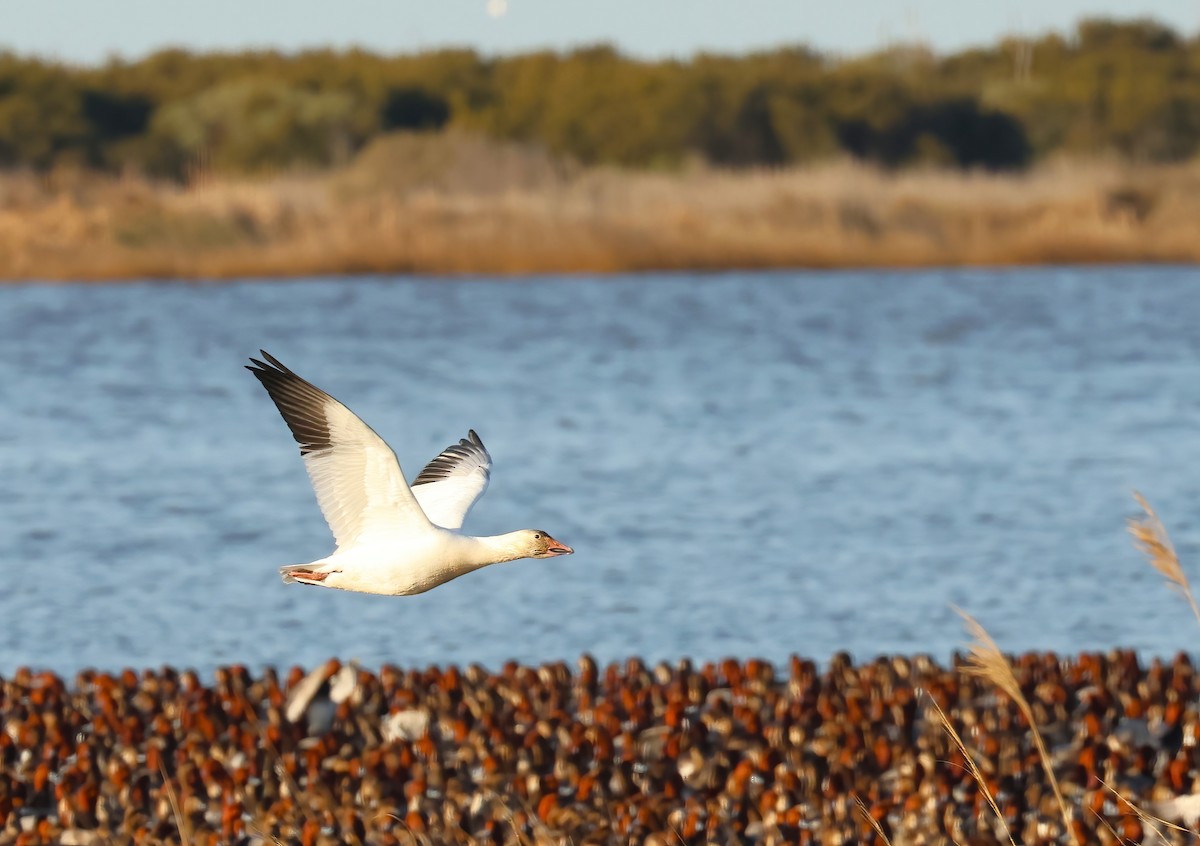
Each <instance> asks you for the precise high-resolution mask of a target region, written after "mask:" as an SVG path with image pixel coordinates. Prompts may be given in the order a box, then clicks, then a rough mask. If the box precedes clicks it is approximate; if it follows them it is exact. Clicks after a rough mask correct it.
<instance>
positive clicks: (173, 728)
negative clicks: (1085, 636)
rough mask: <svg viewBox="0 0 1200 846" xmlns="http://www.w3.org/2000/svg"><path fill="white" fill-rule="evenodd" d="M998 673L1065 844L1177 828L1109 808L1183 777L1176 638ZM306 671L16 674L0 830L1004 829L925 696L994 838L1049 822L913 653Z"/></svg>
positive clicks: (1006, 761)
mask: <svg viewBox="0 0 1200 846" xmlns="http://www.w3.org/2000/svg"><path fill="white" fill-rule="evenodd" d="M1014 670H1015V672H1016V676H1017V678H1018V679H1019V682H1020V685H1021V688H1022V691H1023V693H1024V694H1025V696H1026V698H1027V699H1028V700H1029V701H1030V702H1031V703H1032V706H1033V711H1034V715H1035V718H1036V720H1037V722H1038V723H1039V725H1040V726H1041V728H1042V731H1043V733H1044V735H1045V737H1046V741H1047V745H1048V747H1049V750H1050V754H1051V755H1052V757H1053V761H1054V768H1055V771H1056V773H1057V775H1058V777H1059V779H1060V780H1061V782H1062V789H1063V794H1064V797H1065V800H1066V803H1067V805H1068V807H1069V808H1070V810H1071V825H1072V827H1073V828H1074V829H1075V830H1074V832H1073V833H1074V835H1075V837H1076V838H1077V842H1079V843H1084V844H1105V845H1106V846H1107V844H1118V843H1142V842H1152V840H1153V842H1165V843H1177V842H1178V843H1183V842H1190V841H1191V839H1192V838H1193V835H1188V834H1185V833H1182V832H1181V831H1178V830H1175V829H1171V828H1169V827H1167V826H1166V825H1165V824H1163V823H1157V822H1152V821H1147V820H1146V819H1144V818H1143V817H1141V816H1139V813H1138V812H1137V811H1136V810H1135V806H1136V807H1137V808H1139V809H1141V810H1142V811H1143V812H1152V813H1157V814H1158V815H1159V816H1173V817H1184V818H1186V817H1187V816H1188V815H1189V813H1190V811H1189V809H1188V808H1187V804H1188V803H1187V801H1185V800H1180V799H1178V798H1177V797H1180V796H1184V797H1186V796H1188V795H1189V794H1192V793H1194V792H1196V791H1197V790H1200V709H1198V707H1197V704H1196V703H1197V693H1200V674H1198V673H1197V672H1196V670H1195V668H1194V667H1193V666H1192V664H1191V663H1190V661H1189V659H1188V658H1187V657H1186V656H1183V655H1181V656H1179V657H1177V658H1176V659H1174V660H1173V661H1170V662H1159V661H1154V662H1153V663H1151V664H1150V665H1149V666H1146V667H1143V666H1141V665H1140V664H1139V661H1138V658H1137V657H1136V655H1135V654H1134V653H1132V652H1127V651H1115V652H1112V653H1109V654H1104V655H1101V654H1083V655H1080V656H1077V657H1073V658H1070V659H1065V658H1060V657H1056V656H1055V655H1051V654H1034V655H1025V656H1018V657H1017V658H1016V659H1015V660H1014ZM314 672H315V675H310V676H308V677H306V674H305V673H304V672H303V671H302V670H301V669H300V668H293V669H292V670H291V671H290V672H287V673H285V674H284V675H283V676H282V677H281V676H279V675H277V674H276V672H275V671H273V670H270V669H268V670H266V671H264V672H263V673H262V674H261V675H259V676H254V675H252V674H251V673H250V672H249V671H248V670H247V669H246V668H245V667H241V666H231V667H225V668H222V669H218V670H217V671H216V672H215V674H214V676H213V678H212V679H211V681H209V682H206V681H205V680H203V679H201V678H200V677H199V676H198V675H197V674H196V673H195V672H192V671H182V672H180V671H176V670H172V669H162V670H158V671H143V672H141V673H136V672H134V671H132V670H125V671H123V672H120V673H117V674H108V673H101V672H95V671H85V672H81V673H79V674H78V675H77V676H76V677H75V678H74V680H73V681H71V682H70V683H67V682H65V681H64V680H63V679H61V678H59V677H57V676H55V675H53V674H51V673H49V672H33V671H30V670H27V669H21V670H18V671H17V672H16V673H15V675H13V676H12V677H11V678H7V679H3V680H0V714H2V715H3V718H4V724H3V726H2V727H0V846H10V844H16V846H38V844H51V843H62V844H84V843H105V844H110V843H111V844H139V846H141V845H143V844H144V845H146V846H150V845H151V844H160V843H178V842H181V841H183V842H187V843H190V844H198V846H199V845H201V844H202V845H203V846H208V845H209V844H216V843H248V844H257V843H273V842H281V843H299V844H304V846H318V844H320V846H325V844H335V843H347V844H365V845H366V846H395V845H396V844H513V846H521V845H522V844H571V846H590V845H593V844H609V843H614V844H616V843H620V844H629V843H636V844H650V845H651V846H668V845H669V844H683V846H693V844H708V843H719V844H729V843H755V844H771V846H775V844H831V846H832V844H851V843H862V844H873V843H883V842H885V841H884V837H885V836H886V838H887V842H891V843H892V844H895V846H905V844H909V845H911V846H915V845H916V844H951V843H955V844H972V846H977V845H978V844H995V843H1008V842H1010V841H1009V838H1008V835H1007V834H1006V833H1005V832H1004V829H1003V828H1002V827H1001V826H1000V824H999V822H998V820H997V818H996V815H995V813H994V812H993V811H992V810H991V809H990V807H989V805H988V802H987V801H986V799H985V796H984V793H983V791H982V790H981V789H980V787H979V784H978V783H977V781H976V779H975V777H974V776H973V775H972V773H971V771H970V768H969V767H968V766H967V762H966V760H965V759H964V757H963V755H962V753H961V752H960V751H959V750H958V748H957V747H956V746H955V744H954V742H953V741H952V740H951V739H950V737H949V735H948V733H947V732H946V730H945V729H944V727H943V726H942V725H941V724H940V722H939V720H938V719H937V717H936V710H935V709H934V708H933V707H932V702H937V703H938V704H939V705H940V707H941V708H942V709H943V710H944V711H945V713H946V714H947V715H948V716H949V719H950V721H951V722H952V724H953V725H954V726H955V728H956V730H957V731H958V733H959V734H960V735H961V737H962V739H963V741H964V742H965V744H966V745H967V747H968V748H969V749H970V752H971V756H972V758H973V759H974V761H975V762H976V764H977V765H978V767H979V770H980V773H981V775H982V777H983V779H984V780H985V782H986V783H987V785H988V789H989V792H990V793H991V794H992V795H993V796H994V797H995V801H996V803H997V805H998V807H999V809H1000V812H1001V813H1002V814H1003V816H1004V819H1005V822H1006V823H1007V825H1008V827H1009V829H1010V830H1011V833H1012V837H1013V839H1014V840H1015V842H1017V843H1022V844H1027V846H1036V844H1049V843H1064V842H1068V838H1067V834H1068V833H1067V832H1066V831H1065V830H1064V824H1063V820H1062V816H1061V814H1060V811H1059V807H1058V806H1057V804H1056V802H1055V799H1054V797H1053V795H1052V792H1051V790H1050V788H1049V787H1048V783H1047V779H1046V777H1045V774H1044V772H1043V769H1042V765H1041V763H1040V761H1039V758H1038V754H1037V750H1036V748H1035V746H1034V743H1033V740H1032V735H1031V733H1030V731H1029V730H1028V727H1027V725H1026V723H1025V721H1024V719H1023V717H1022V716H1021V712H1020V710H1019V708H1018V707H1017V706H1016V705H1015V704H1014V703H1013V702H1012V701H1011V700H1009V699H1008V697H1007V696H1005V695H1003V694H999V693H997V692H996V690H995V689H994V688H992V687H991V686H989V685H987V684H986V683H985V682H983V681H981V680H979V679H977V678H975V677H972V676H970V675H967V674H965V673H962V672H960V671H959V669H958V667H957V666H953V667H950V668H944V667H941V666H939V665H938V664H936V663H935V662H934V661H932V660H930V659H928V658H924V657H914V658H904V657H894V658H879V659H876V660H873V661H870V662H867V663H864V664H861V665H855V664H854V663H853V662H852V661H851V660H850V659H849V657H848V656H845V655H838V656H835V657H834V658H833V659H832V660H831V661H830V663H829V665H828V666H827V667H825V668H820V667H818V666H817V665H815V664H814V663H813V662H811V661H808V660H802V659H799V658H793V659H792V660H791V662H790V664H788V665H786V666H783V667H775V666H773V665H772V664H770V663H767V662H763V661H757V660H750V661H746V662H744V663H739V662H736V661H733V660H728V661H722V662H719V663H715V664H704V665H698V666H696V665H692V664H691V663H689V662H687V661H681V662H679V663H677V664H673V665H667V664H658V665H656V666H653V667H651V666H646V665H645V664H643V663H642V662H641V661H639V660H637V659H631V660H629V661H627V662H625V663H624V664H620V665H611V666H608V667H603V668H602V667H598V666H597V664H596V663H595V662H594V661H593V660H592V659H591V658H589V657H587V656H584V657H583V658H581V659H580V660H579V662H578V666H577V668H575V669H572V668H571V667H569V666H568V665H566V664H564V663H555V664H548V665H543V666H540V667H524V666H518V665H516V664H507V665H505V666H504V667H502V668H501V669H499V671H497V672H490V671H488V670H485V669H484V668H482V667H478V666H470V667H466V668H461V669H460V668H457V667H453V666H451V667H444V668H438V667H432V668H427V669H423V670H402V669H399V668H396V667H390V666H385V667H383V668H381V669H380V670H379V671H378V672H370V671H368V670H365V669H363V668H360V667H357V666H354V665H346V666H342V665H339V664H338V663H337V662H335V661H331V662H330V663H329V664H328V665H326V666H324V667H321V668H318V669H317V670H316V671H314ZM289 717H290V718H291V719H289ZM859 802H861V803H862V805H861V810H860V807H859V804H858V803H859ZM1131 803H1132V804H1131ZM867 816H869V817H870V818H871V819H872V820H873V821H874V823H875V824H877V825H878V827H879V829H878V830H876V828H875V827H874V826H873V825H872V824H871V823H870V822H868V820H867ZM1193 822H1194V820H1193ZM880 832H882V834H880ZM1160 838H1161V840H1160Z"/></svg>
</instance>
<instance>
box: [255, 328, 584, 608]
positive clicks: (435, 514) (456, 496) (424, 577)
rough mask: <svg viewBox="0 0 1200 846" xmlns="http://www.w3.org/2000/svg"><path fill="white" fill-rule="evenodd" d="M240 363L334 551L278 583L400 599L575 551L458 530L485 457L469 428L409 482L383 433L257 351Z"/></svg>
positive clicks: (531, 536) (533, 539) (482, 476)
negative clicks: (291, 443) (289, 451)
mask: <svg viewBox="0 0 1200 846" xmlns="http://www.w3.org/2000/svg"><path fill="white" fill-rule="evenodd" d="M262 356H263V358H264V359H266V361H259V360H258V359H255V358H252V359H250V361H251V363H252V364H251V365H248V366H247V367H246V369H247V370H249V371H250V372H251V373H253V374H254V375H255V376H256V377H257V378H258V381H260V382H262V384H263V387H264V388H266V389H267V393H268V394H270V395H271V399H272V400H274V401H275V405H276V407H277V408H278V409H279V413H280V414H282V415H283V419H284V422H286V423H287V425H288V428H289V429H291V431H292V436H293V437H295V439H296V442H297V443H299V444H300V455H301V456H302V457H303V458H304V466H305V468H306V469H307V470H308V477H309V479H310V480H311V481H312V486H313V490H314V491H316V494H317V503H318V504H319V505H320V506H321V513H322V514H324V515H325V522H327V523H328V524H329V528H330V529H331V530H332V531H333V537H334V541H335V542H336V545H337V548H336V549H335V550H334V552H333V553H332V554H331V555H329V556H328V557H326V558H321V559H318V560H316V561H313V562H311V563H308V564H291V565H289V566H286V567H281V568H280V569H279V573H280V575H282V576H283V580H284V581H285V582H288V583H291V582H299V583H301V584H306V585H317V586H318V587H327V588H338V589H341V590H354V591H360V592H362V593H381V594H387V595H391V596H401V595H408V594H414V593H423V592H424V591H427V590H429V589H430V588H435V587H437V586H438V585H440V584H442V583H443V582H448V581H450V580H451V579H453V578H456V577H458V576H461V575H463V574H464V573H469V572H471V571H472V570H478V569H479V568H480V567H486V566H487V565H488V564H497V563H499V562H501V561H515V560H516V559H518V558H553V557H554V556H556V555H570V554H571V553H572V552H574V550H573V549H571V547H569V546H567V545H566V544H563V543H559V542H558V541H556V540H555V539H554V538H552V537H551V536H550V535H549V534H548V533H546V532H543V531H540V530H537V529H521V530H520V531H516V532H509V533H507V534H503V535H494V536H491V537H471V536H469V535H464V534H462V533H460V532H459V531H458V529H459V528H461V527H462V524H463V520H464V518H466V516H467V512H468V511H470V510H471V506H472V505H474V504H475V502H476V501H477V500H478V499H479V497H481V496H482V495H483V492H484V490H486V489H487V485H488V478H489V476H490V475H491V469H492V457H491V456H490V455H488V451H487V449H486V448H485V447H484V445H483V441H481V440H480V439H479V436H478V435H477V434H475V431H474V430H471V431H470V432H469V433H468V435H467V437H466V438H463V439H462V440H460V441H459V442H458V443H457V444H454V445H452V446H449V447H447V448H446V449H445V450H443V451H442V453H441V455H439V456H438V457H437V458H435V459H433V461H431V462H429V464H427V465H426V466H425V469H424V470H422V471H421V472H420V474H419V475H418V476H417V478H416V481H414V482H413V485H412V487H411V488H410V487H409V485H408V483H407V482H406V481H405V480H404V472H403V471H402V470H401V469H400V462H399V461H397V460H396V455H395V453H393V452H392V450H391V448H390V447H389V446H388V445H387V443H386V442H384V440H383V438H381V437H379V435H377V434H375V432H374V431H373V430H372V429H371V427H370V426H368V425H367V424H366V423H364V422H363V421H362V420H360V419H359V418H358V417H357V416H356V415H355V414H354V412H352V411H351V410H350V409H348V408H346V406H344V405H342V404H341V403H340V402H338V401H337V400H335V399H334V398H333V397H331V396H330V395H329V394H327V393H325V392H324V391H322V390H321V389H320V388H318V387H317V386H316V385H313V384H312V383H311V382H308V381H306V380H304V379H302V378H300V377H299V376H297V375H296V374H295V373H293V372H292V371H291V370H288V369H287V368H286V367H284V366H283V365H282V364H281V363H280V362H279V360H278V359H276V358H274V357H273V356H272V355H270V354H269V353H267V352H266V351H265V350H263V351H262Z"/></svg>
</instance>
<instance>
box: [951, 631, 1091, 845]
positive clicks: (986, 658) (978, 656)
mask: <svg viewBox="0 0 1200 846" xmlns="http://www.w3.org/2000/svg"><path fill="white" fill-rule="evenodd" d="M955 610H957V611H958V613H959V614H960V615H961V616H962V618H963V621H964V622H965V623H966V626H967V631H968V632H970V634H971V637H972V638H973V641H972V643H971V645H970V647H969V648H970V654H969V655H968V656H967V664H966V667H964V670H963V671H964V672H966V673H968V674H969V675H972V676H975V677H977V678H980V679H983V680H984V681H986V682H989V683H991V684H993V685H995V686H996V687H998V688H999V689H1000V690H1001V691H1003V692H1004V694H1005V695H1006V696H1008V697H1009V698H1010V699H1011V700H1012V701H1013V702H1014V703H1015V704H1016V706H1017V707H1018V708H1019V709H1020V710H1021V713H1022V714H1023V715H1024V717H1025V722H1027V723H1028V724H1029V731H1030V733H1031V734H1032V736H1033V742H1034V745H1035V746H1036V747H1037V751H1038V757H1039V758H1040V759H1041V762H1042V769H1043V770H1044V771H1045V773H1046V779H1047V780H1048V781H1049V782H1050V787H1051V789H1052V790H1053V791H1054V798H1055V799H1056V800H1057V801H1058V807H1059V810H1060V811H1061V812H1062V818H1063V826H1064V827H1065V828H1066V831H1067V834H1068V836H1069V837H1070V838H1071V842H1073V843H1074V844H1075V846H1082V844H1080V842H1079V838H1078V837H1077V836H1076V833H1075V828H1074V826H1073V825H1071V811H1070V809H1069V808H1068V807H1067V802H1066V800H1065V799H1064V798H1063V795H1062V788H1061V787H1060V786H1059V783H1058V777H1057V776H1056V775H1055V774H1054V767H1053V766H1052V764H1051V761H1050V752H1049V750H1048V749H1047V748H1046V741H1045V740H1044V739H1043V738H1042V733H1041V731H1040V730H1039V729H1038V724H1037V720H1036V719H1035V718H1034V715H1033V708H1032V707H1031V706H1030V704H1029V700H1028V699H1026V698H1025V694H1024V693H1023V692H1022V691H1021V685H1020V683H1019V682H1018V681H1017V677H1016V675H1015V674H1014V673H1013V669H1012V665H1011V664H1009V663H1008V659H1007V658H1005V657H1004V654H1003V653H1002V652H1001V651H1000V647H999V646H997V645H996V641H994V640H992V636H991V635H989V634H988V632H987V629H985V628H984V627H983V626H982V625H980V623H979V622H978V621H977V620H975V618H973V617H972V616H971V615H970V614H967V613H966V612H965V611H963V610H962V609H955ZM969 757H970V756H968V758H969ZM984 792H985V793H987V790H986V788H985V790H984Z"/></svg>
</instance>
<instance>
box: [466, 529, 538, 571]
mask: <svg viewBox="0 0 1200 846" xmlns="http://www.w3.org/2000/svg"><path fill="white" fill-rule="evenodd" d="M462 539H463V540H464V541H466V542H467V543H466V545H465V548H464V550H463V552H464V555H463V559H462V560H463V571H462V572H464V573H469V572H471V571H472V570H478V569H479V568H480V567H486V566H487V565H489V564H500V563H502V562H504V561H516V560H517V559H518V558H526V557H528V555H529V552H530V550H529V545H528V542H527V541H526V540H525V538H524V536H523V533H522V532H507V533H505V534H503V535H487V536H485V537H463V538H462Z"/></svg>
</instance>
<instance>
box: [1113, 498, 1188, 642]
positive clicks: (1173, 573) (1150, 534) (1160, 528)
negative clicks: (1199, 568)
mask: <svg viewBox="0 0 1200 846" xmlns="http://www.w3.org/2000/svg"><path fill="white" fill-rule="evenodd" d="M1133 498H1134V499H1136V500H1137V503H1138V505H1140V506H1141V507H1142V510H1143V511H1145V512H1146V514H1145V516H1144V517H1131V518H1130V519H1129V534H1131V535H1133V544H1134V546H1136V547H1137V548H1138V549H1139V550H1141V552H1142V553H1143V554H1144V555H1145V556H1146V560H1148V561H1149V562H1150V566H1151V567H1153V568H1154V569H1155V570H1157V571H1158V572H1159V573H1160V574H1161V575H1162V577H1163V578H1164V579H1166V580H1167V584H1168V585H1170V586H1171V589H1172V590H1174V591H1175V592H1176V593H1178V594H1179V595H1180V596H1182V597H1183V598H1184V599H1186V600H1187V601H1188V605H1190V606H1191V607H1192V614H1194V615H1195V616H1196V621H1197V622H1200V606H1197V604H1196V597H1195V595H1194V594H1193V593H1192V586H1191V583H1190V582H1189V581H1188V577H1187V574H1186V573H1184V572H1183V566H1182V565H1181V564H1180V563H1179V555H1178V554H1176V552H1175V545H1174V544H1173V543H1171V538H1170V536H1169V535H1168V534H1167V529H1166V527H1165V526H1164V525H1163V522H1162V520H1160V519H1159V517H1158V514H1156V513H1155V512H1154V509H1153V508H1151V507H1150V503H1148V502H1146V498H1145V497H1143V496H1142V495H1141V494H1140V493H1138V492H1137V491H1134V492H1133Z"/></svg>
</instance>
